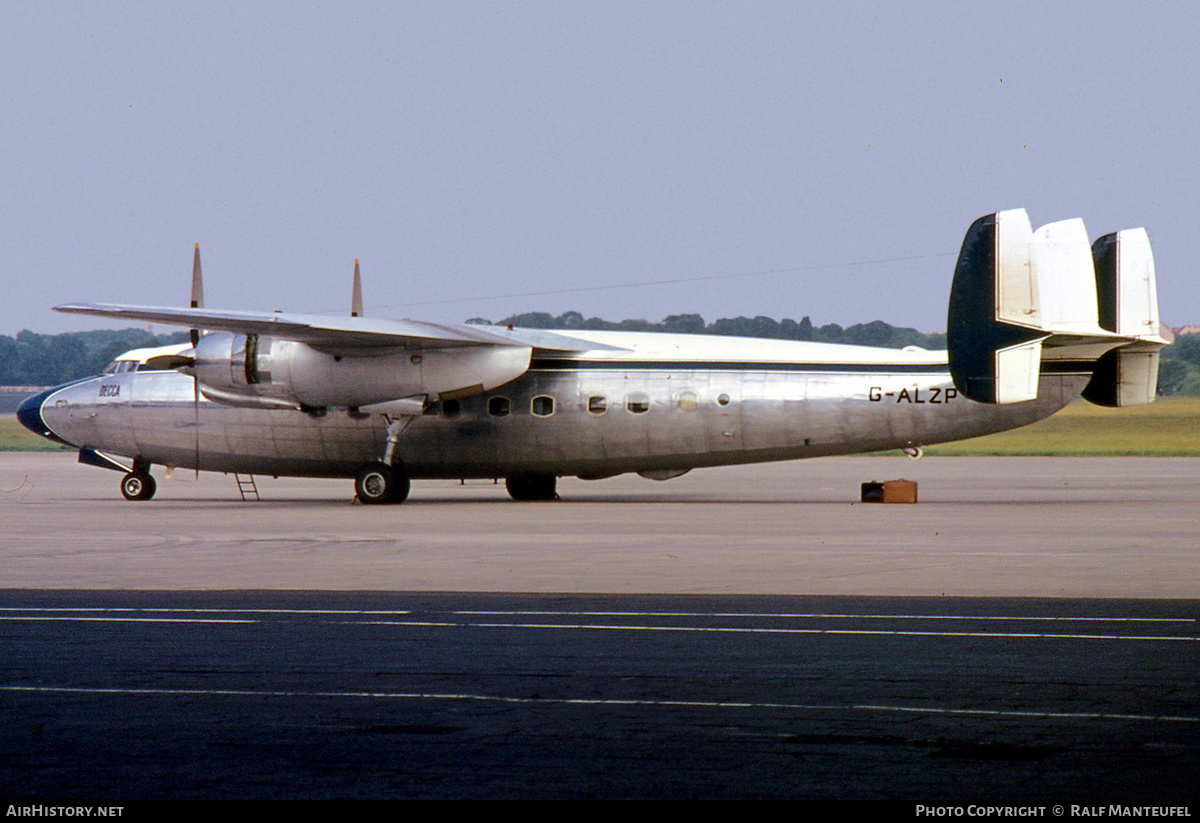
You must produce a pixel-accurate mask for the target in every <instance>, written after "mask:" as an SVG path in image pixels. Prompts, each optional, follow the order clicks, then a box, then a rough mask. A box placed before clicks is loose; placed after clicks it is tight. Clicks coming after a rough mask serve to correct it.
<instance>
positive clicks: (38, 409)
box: [17, 389, 71, 446]
mask: <svg viewBox="0 0 1200 823" xmlns="http://www.w3.org/2000/svg"><path fill="white" fill-rule="evenodd" d="M56 391H58V389H46V391H44V392H40V393H38V394H35V395H33V396H32V397H26V398H25V399H24V400H22V401H21V405H19V406H17V420H18V421H20V423H21V425H22V426H24V427H25V428H27V429H29V430H30V431H31V432H33V433H34V434H40V435H41V436H42V437H47V438H49V439H51V440H53V441H55V442H57V443H62V444H63V445H64V446H70V445H71V444H70V443H68V442H67V441H66V440H63V439H62V438H61V437H59V436H58V435H57V434H55V433H54V432H52V431H50V427H49V426H47V425H46V421H45V420H43V419H42V403H44V402H46V398H47V397H49V396H50V395H51V394H53V393H54V392H56Z"/></svg>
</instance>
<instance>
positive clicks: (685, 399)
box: [675, 391, 700, 411]
mask: <svg viewBox="0 0 1200 823" xmlns="http://www.w3.org/2000/svg"><path fill="white" fill-rule="evenodd" d="M675 404H676V405H677V406H679V409H680V411H695V410H696V409H697V408H698V407H699V406H700V398H698V397H697V396H696V393H695V392H693V391H681V392H680V393H679V394H677V395H675Z"/></svg>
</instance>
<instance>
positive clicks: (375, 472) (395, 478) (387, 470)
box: [354, 463, 410, 505]
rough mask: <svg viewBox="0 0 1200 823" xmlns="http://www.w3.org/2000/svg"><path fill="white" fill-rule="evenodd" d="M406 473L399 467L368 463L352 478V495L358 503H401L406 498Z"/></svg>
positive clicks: (407, 483)
mask: <svg viewBox="0 0 1200 823" xmlns="http://www.w3.org/2000/svg"><path fill="white" fill-rule="evenodd" d="M409 485H410V483H409V480H408V473H407V472H406V471H404V467H403V466H402V465H401V466H389V465H387V464H386V463H370V464H368V465H366V466H363V467H362V468H361V469H359V471H358V474H357V475H356V476H355V478H354V493H355V494H356V495H358V499H359V502H361V503H367V504H369V505H373V504H376V503H403V502H404V501H405V499H406V498H407V497H408V489H409Z"/></svg>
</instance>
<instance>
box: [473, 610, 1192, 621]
mask: <svg viewBox="0 0 1200 823" xmlns="http://www.w3.org/2000/svg"><path fill="white" fill-rule="evenodd" d="M451 614H461V615H467V616H480V617H488V616H491V615H511V616H523V615H529V616H532V617H537V616H554V615H573V616H577V617H771V618H798V619H815V620H856V619H864V620H1045V621H1069V622H1074V621H1076V620H1078V621H1093V622H1111V623H1196V622H1200V618H1195V617H1074V616H1071V615H1058V616H1044V617H1037V616H1021V615H1005V614H994V615H993V614H836V613H820V612H814V613H812V614H806V613H803V612H796V613H791V612H780V613H770V612H569V611H455V612H451Z"/></svg>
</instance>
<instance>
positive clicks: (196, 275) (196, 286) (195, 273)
mask: <svg viewBox="0 0 1200 823" xmlns="http://www.w3.org/2000/svg"><path fill="white" fill-rule="evenodd" d="M192 308H193V309H202V308H204V280H203V278H202V277H201V275H200V244H199V243H197V244H196V254H195V255H194V256H193V257H192ZM190 336H191V338H192V345H193V346H195V345H196V344H197V343H199V342H200V330H199V329H192V330H191V335H190Z"/></svg>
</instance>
